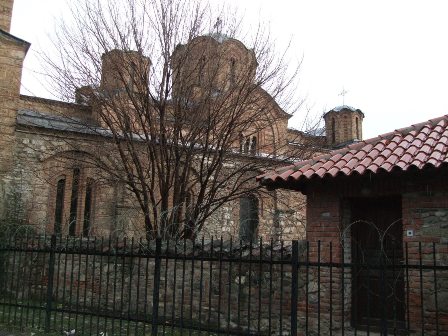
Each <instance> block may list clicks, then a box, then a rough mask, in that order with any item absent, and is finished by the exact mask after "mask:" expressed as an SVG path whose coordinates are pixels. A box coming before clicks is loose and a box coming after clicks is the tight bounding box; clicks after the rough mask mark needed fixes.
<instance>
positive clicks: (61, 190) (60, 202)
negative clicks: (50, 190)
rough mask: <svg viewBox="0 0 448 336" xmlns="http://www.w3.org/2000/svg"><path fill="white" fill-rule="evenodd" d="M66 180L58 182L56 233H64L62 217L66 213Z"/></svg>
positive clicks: (55, 212)
mask: <svg viewBox="0 0 448 336" xmlns="http://www.w3.org/2000/svg"><path fill="white" fill-rule="evenodd" d="M64 194H65V178H62V179H60V180H59V181H58V183H57V187H56V204H55V210H54V233H55V234H61V233H62V215H63V212H64Z"/></svg>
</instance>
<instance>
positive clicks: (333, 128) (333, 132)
mask: <svg viewBox="0 0 448 336" xmlns="http://www.w3.org/2000/svg"><path fill="white" fill-rule="evenodd" d="M331 141H332V142H333V143H335V142H336V120H334V118H331Z"/></svg>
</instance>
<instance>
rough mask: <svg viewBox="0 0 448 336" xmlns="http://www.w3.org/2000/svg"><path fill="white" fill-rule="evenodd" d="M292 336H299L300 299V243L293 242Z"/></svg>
mask: <svg viewBox="0 0 448 336" xmlns="http://www.w3.org/2000/svg"><path fill="white" fill-rule="evenodd" d="M291 277H292V279H291V336H297V304H298V299H299V290H298V280H299V242H298V241H297V240H293V241H292V255H291Z"/></svg>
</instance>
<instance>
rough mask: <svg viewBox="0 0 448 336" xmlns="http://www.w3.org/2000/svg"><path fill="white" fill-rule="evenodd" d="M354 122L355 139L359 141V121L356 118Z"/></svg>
mask: <svg viewBox="0 0 448 336" xmlns="http://www.w3.org/2000/svg"><path fill="white" fill-rule="evenodd" d="M355 121H356V139H358V140H361V139H360V138H359V120H358V117H356V118H355Z"/></svg>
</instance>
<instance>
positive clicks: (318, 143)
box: [0, 0, 364, 239]
mask: <svg viewBox="0 0 448 336" xmlns="http://www.w3.org/2000/svg"><path fill="white" fill-rule="evenodd" d="M2 6H3V8H0V10H1V11H0V134H1V136H0V220H1V221H3V222H4V223H14V225H17V226H18V227H23V228H32V229H33V230H34V231H36V232H40V233H42V232H46V233H57V234H63V235H72V236H88V235H92V236H93V235H94V236H106V235H110V234H117V235H125V236H139V235H140V236H141V232H142V231H141V230H142V223H141V221H142V215H141V209H140V208H139V206H138V204H137V201H136V199H135V198H134V197H133V196H132V193H131V192H130V191H129V187H128V186H127V185H126V184H125V183H122V182H121V181H120V180H119V179H117V178H116V176H115V177H114V176H111V174H109V173H110V172H108V171H105V170H104V169H101V165H96V166H92V165H89V164H87V162H89V160H91V158H92V157H96V158H101V157H104V158H109V159H110V158H111V157H118V153H115V152H114V151H113V150H111V148H113V147H112V145H111V140H110V133H111V132H112V131H113V130H111V126H110V125H108V124H107V123H105V122H104V119H102V118H101V113H103V114H104V110H102V111H100V112H98V107H97V106H96V105H95V97H98V95H99V92H101V94H102V95H103V97H104V93H105V92H106V93H107V94H109V95H112V94H113V95H115V96H117V95H120V92H123V90H124V89H128V87H126V88H124V87H122V84H123V81H125V80H126V78H123V74H124V73H126V74H131V73H133V71H134V70H135V69H137V68H140V69H141V68H143V69H144V73H145V76H146V75H147V76H151V71H152V70H151V69H152V68H151V66H152V64H151V60H150V56H151V55H147V56H144V55H142V54H140V53H138V52H136V51H131V50H127V51H123V50H117V49H114V50H109V51H107V52H105V53H104V54H103V56H102V67H101V81H100V83H99V86H98V87H89V86H85V87H81V88H78V89H77V90H76V93H75V92H73V96H74V97H75V98H74V100H73V101H71V102H66V101H58V100H52V99H46V98H39V97H34V96H28V95H23V94H21V93H20V87H21V74H22V69H23V62H24V59H25V57H26V54H27V52H28V49H29V47H30V44H29V43H28V42H26V41H24V40H22V39H20V38H19V37H16V36H13V35H11V34H10V25H11V19H12V8H13V0H6V1H2ZM204 50H206V51H207V52H204ZM187 51H188V53H187ZM217 53H219V54H220V55H226V56H225V60H226V61H225V64H224V65H222V64H219V65H217V64H214V65H213V66H212V67H213V69H217V70H216V71H217V73H216V74H215V76H214V79H213V83H211V82H210V80H209V77H210V76H209V74H210V73H211V70H210V62H209V61H210V60H211V59H213V58H214V57H215V56H214V55H216V54H217ZM148 56H149V57H148ZM172 60H173V64H175V65H176V64H177V65H178V66H176V68H175V69H173V78H174V79H173V83H174V84H173V102H174V101H180V98H181V99H188V100H189V101H190V102H191V101H193V102H194V100H195V99H202V98H201V97H204V96H207V97H217V96H219V95H223V94H225V92H228V90H229V88H232V87H235V85H237V84H236V83H238V82H239V81H241V74H249V75H251V76H255V73H256V69H257V59H256V57H255V55H254V53H253V51H252V50H249V49H247V48H246V46H245V45H244V44H243V43H242V42H240V41H238V40H236V39H233V38H229V37H226V36H223V35H219V36H218V35H214V34H210V35H207V36H199V37H196V38H193V39H192V40H190V41H189V42H188V43H187V44H185V45H179V46H178V47H177V48H176V49H175V51H174V53H173V55H172ZM207 67H208V68H207ZM187 74H188V75H187ZM129 76H131V75H129ZM249 77H250V76H249ZM192 78H194V81H195V85H193V86H191V85H190V84H191V80H192ZM186 85H189V91H188V94H186V93H185V92H186V91H185V89H184V87H185V86H186ZM135 90H138V88H136V89H135ZM254 92H255V95H256V104H259V105H260V106H261V105H262V106H263V109H264V110H266V111H267V113H268V114H269V115H270V116H273V117H272V119H269V121H268V122H267V121H266V120H267V119H266V120H253V121H252V123H253V126H250V127H246V128H245V129H244V131H241V132H239V133H238V134H236V135H235V139H236V140H235V144H234V150H232V151H231V152H229V155H230V156H231V157H232V160H231V161H234V162H236V163H237V162H239V161H241V162H243V161H244V162H247V161H252V162H258V163H260V167H261V166H263V165H264V166H266V167H272V166H276V165H284V164H285V162H290V163H293V162H295V161H297V160H300V159H308V158H311V157H313V155H315V154H317V153H322V152H325V151H327V149H328V148H330V147H338V146H343V145H346V144H348V143H351V142H356V141H360V140H362V121H363V118H364V114H363V113H362V111H361V110H358V109H354V108H352V107H349V106H346V105H344V106H340V107H336V108H334V109H332V110H331V111H329V112H327V113H326V114H325V115H324V116H323V118H324V121H325V132H322V134H320V135H315V133H307V132H302V131H297V130H293V129H289V128H288V120H289V118H290V117H291V115H290V114H288V113H287V112H285V111H284V110H283V109H282V108H281V107H280V106H279V105H278V104H277V102H276V101H275V99H274V98H273V97H271V96H270V95H269V93H268V92H266V91H265V90H264V89H263V88H261V87H257V88H255V89H254ZM198 97H199V98H198ZM176 99H177V100H176ZM189 104H190V103H189ZM172 105H174V103H172ZM193 105H194V104H193ZM133 118H134V117H133V116H132V115H130V116H128V117H127V119H124V120H122V122H123V123H124V124H132V123H133V122H134V121H135V120H134V119H133ZM120 122H121V121H120ZM190 122H193V121H192V120H190ZM182 127H183V126H182ZM289 153H295V154H294V155H291V154H289ZM285 157H288V159H287V160H286V161H285ZM260 173H261V171H254V172H253V176H256V175H259V174H260ZM256 190H257V189H254V191H253V192H252V191H251V192H250V193H247V194H246V195H241V196H240V197H239V198H238V199H233V200H232V201H229V202H227V203H226V204H223V205H222V206H221V207H220V208H219V209H218V210H216V211H215V212H214V213H213V215H212V216H211V217H210V218H208V219H207V221H206V223H205V224H204V226H203V227H202V230H201V232H200V234H203V235H205V236H215V237H216V236H218V237H219V236H233V237H240V238H243V239H258V238H260V237H262V238H263V239H271V238H272V239H300V238H303V237H304V234H305V225H306V219H305V207H304V206H305V197H304V196H302V195H299V194H298V193H295V192H294V191H290V190H271V191H263V193H257V192H256Z"/></svg>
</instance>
